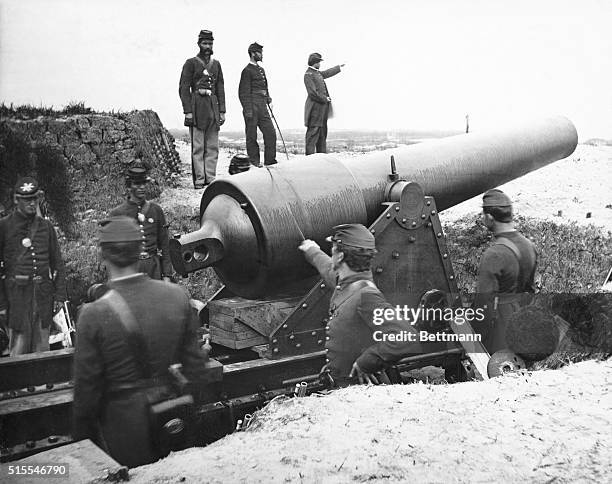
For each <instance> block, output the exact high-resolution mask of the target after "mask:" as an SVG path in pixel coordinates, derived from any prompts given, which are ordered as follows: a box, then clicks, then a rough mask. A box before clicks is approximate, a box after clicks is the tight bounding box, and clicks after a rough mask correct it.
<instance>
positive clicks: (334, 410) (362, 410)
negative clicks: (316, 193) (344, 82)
mask: <svg viewBox="0 0 612 484" xmlns="http://www.w3.org/2000/svg"><path fill="white" fill-rule="evenodd" d="M611 389H612V361H610V360H608V361H606V362H594V361H589V362H583V363H578V364H575V365H571V366H568V367H565V368H563V369H561V370H554V371H553V370H548V371H538V372H533V373H527V372H525V373H522V374H515V375H512V376H506V377H503V378H497V379H493V380H489V381H487V382H469V383H461V384H455V385H437V386H434V385H428V384H422V383H421V384H414V385H404V386H400V385H393V386H383V387H373V386H369V387H351V388H346V389H342V390H336V391H334V392H332V393H331V394H329V395H327V396H325V397H320V396H310V397H306V398H300V399H297V398H292V399H286V400H280V401H274V402H272V403H271V405H270V406H269V407H267V408H266V409H265V410H264V411H262V412H261V413H260V414H259V416H258V418H257V420H256V421H255V422H253V424H252V425H251V426H250V427H249V429H247V430H246V431H244V432H239V433H235V434H233V435H231V436H228V437H226V438H225V439H223V440H221V441H219V442H216V443H215V444H212V445H210V446H209V447H207V448H203V449H190V450H187V451H183V452H180V453H175V454H172V455H170V456H169V457H167V458H166V459H164V460H162V461H160V462H158V463H155V464H151V465H149V466H144V467H140V468H138V469H135V470H133V471H131V474H132V475H133V476H134V478H133V482H135V483H162V482H215V483H217V482H218V483H229V482H231V483H233V482H249V483H251V482H272V481H273V482H293V481H295V482H302V481H303V482H326V483H327V482H338V483H341V482H353V481H355V482H364V481H385V482H520V481H527V482H553V481H555V482H569V481H572V482H574V481H579V482H584V481H594V482H605V481H606V479H609V478H610V476H612V459H610V456H611V455H612V432H610V428H612V393H611Z"/></svg>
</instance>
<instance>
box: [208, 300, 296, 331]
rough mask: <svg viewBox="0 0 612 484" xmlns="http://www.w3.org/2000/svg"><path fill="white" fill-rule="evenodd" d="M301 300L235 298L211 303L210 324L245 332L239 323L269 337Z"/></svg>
mask: <svg viewBox="0 0 612 484" xmlns="http://www.w3.org/2000/svg"><path fill="white" fill-rule="evenodd" d="M299 301H300V299H299V298H282V299H273V300H265V299H264V300H250V299H244V298H240V297H233V298H228V299H222V300H218V301H212V302H211V303H209V323H210V324H211V325H215V326H217V327H222V328H224V329H227V330H229V331H244V330H243V329H242V328H240V327H239V326H237V322H239V323H242V324H244V325H246V326H249V327H250V328H252V329H253V330H255V331H256V332H257V333H259V334H263V335H264V336H269V335H270V334H272V332H273V331H274V330H275V329H276V328H277V327H278V326H279V325H280V324H281V323H282V322H283V321H284V320H285V319H286V318H287V316H288V315H289V313H291V311H292V310H293V309H294V308H295V306H296V305H297V304H298V303H299Z"/></svg>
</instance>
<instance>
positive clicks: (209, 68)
mask: <svg viewBox="0 0 612 484" xmlns="http://www.w3.org/2000/svg"><path fill="white" fill-rule="evenodd" d="M194 59H195V60H196V61H198V62H199V63H200V64H202V66H203V67H204V68H205V69H206V70H207V71H208V72H209V73H210V70H211V69H212V67H213V65H214V64H215V59H213V58H211V59H210V61H209V62H208V64H207V63H206V62H204V61H203V60H202V59H200V58H199V57H198V56H197V55H196V56H195V57H194Z"/></svg>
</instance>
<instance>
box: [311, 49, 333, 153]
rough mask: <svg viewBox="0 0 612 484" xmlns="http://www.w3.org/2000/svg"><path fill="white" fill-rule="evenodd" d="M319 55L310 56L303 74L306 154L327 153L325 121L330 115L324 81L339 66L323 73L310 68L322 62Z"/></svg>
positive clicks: (327, 93)
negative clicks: (305, 94)
mask: <svg viewBox="0 0 612 484" xmlns="http://www.w3.org/2000/svg"><path fill="white" fill-rule="evenodd" d="M322 60H323V58H322V57H321V55H320V54H317V53H315V54H311V55H310V57H309V59H308V63H309V67H308V69H307V70H306V73H305V74H304V85H305V86H306V93H307V94H308V97H307V98H306V104H305V106H304V126H306V127H307V128H308V129H307V130H306V154H307V155H311V154H313V153H327V119H328V118H329V117H330V116H331V114H332V106H331V102H330V101H329V92H328V91H327V85H326V84H325V80H324V79H327V78H328V77H332V76H335V75H336V74H338V73H339V72H340V66H335V67H332V68H330V69H326V70H324V71H320V70H319V69H316V68H315V67H312V64H313V63H316V62H320V61H322Z"/></svg>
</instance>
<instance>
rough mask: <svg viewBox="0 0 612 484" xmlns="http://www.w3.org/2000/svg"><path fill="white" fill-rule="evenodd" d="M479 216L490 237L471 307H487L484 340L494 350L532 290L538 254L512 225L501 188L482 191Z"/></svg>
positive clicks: (508, 203)
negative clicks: (508, 324) (490, 234)
mask: <svg viewBox="0 0 612 484" xmlns="http://www.w3.org/2000/svg"><path fill="white" fill-rule="evenodd" d="M482 217H483V222H484V225H485V227H486V228H487V229H488V230H489V231H490V232H492V233H493V241H492V245H491V246H490V247H489V248H488V249H487V250H486V251H485V252H484V254H483V255H482V258H481V259H480V266H479V268H478V281H477V288H476V300H475V302H474V307H477V308H480V307H483V308H484V307H486V309H487V312H486V318H485V324H484V328H483V331H482V332H483V333H484V334H483V344H484V346H485V348H486V349H487V350H488V351H489V353H490V354H493V353H495V352H496V351H499V350H502V349H505V348H507V343H506V328H507V322H508V319H509V318H510V316H511V315H512V314H513V313H515V312H516V311H518V310H519V309H520V307H521V305H522V304H523V302H524V301H523V300H524V299H525V298H524V296H525V295H526V294H530V293H533V292H534V291H535V286H534V276H535V270H536V265H537V254H536V250H535V247H534V245H533V242H531V241H530V240H529V239H527V238H526V237H525V236H524V235H522V234H521V233H520V232H519V231H518V230H516V228H515V227H514V222H513V219H512V202H511V201H510V198H509V197H508V195H506V194H505V193H504V192H502V191H501V190H498V189H492V190H488V191H487V192H485V194H484V195H483V197H482ZM526 299H530V298H526Z"/></svg>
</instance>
